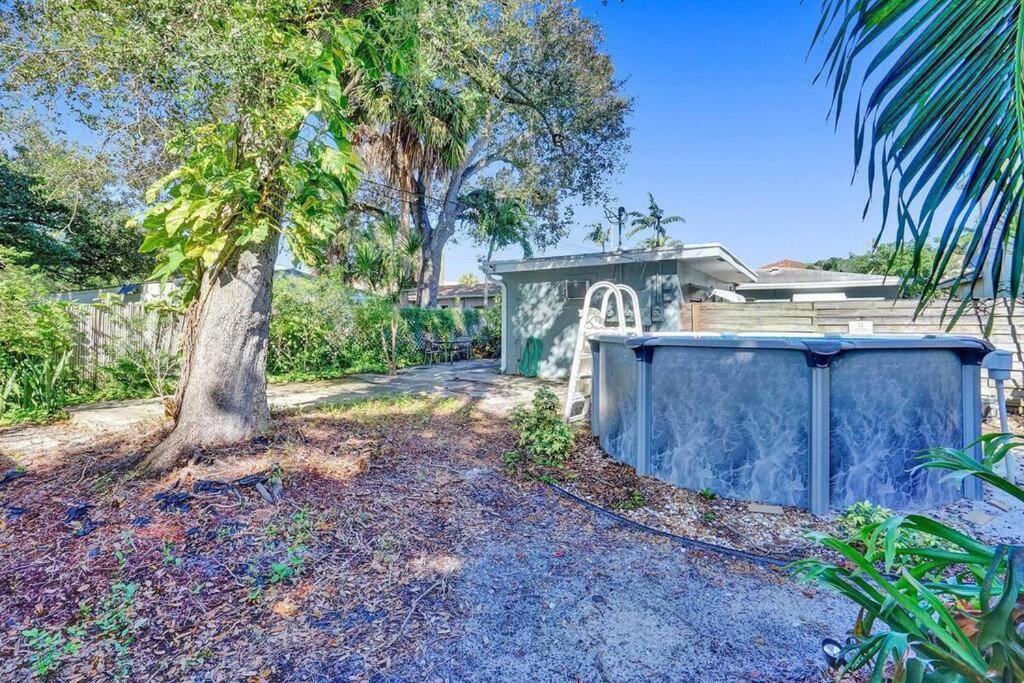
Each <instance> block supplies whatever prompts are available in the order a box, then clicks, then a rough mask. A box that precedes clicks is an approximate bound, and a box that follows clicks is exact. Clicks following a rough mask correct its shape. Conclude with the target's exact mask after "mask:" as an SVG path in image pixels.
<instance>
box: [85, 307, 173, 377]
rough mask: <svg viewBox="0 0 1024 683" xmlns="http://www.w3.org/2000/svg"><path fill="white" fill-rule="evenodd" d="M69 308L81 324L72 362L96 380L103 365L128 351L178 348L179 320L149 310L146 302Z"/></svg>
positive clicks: (171, 349) (170, 350)
mask: <svg viewBox="0 0 1024 683" xmlns="http://www.w3.org/2000/svg"><path fill="white" fill-rule="evenodd" d="M70 310H71V314H72V317H73V318H74V319H75V323H76V325H77V328H78V335H77V337H78V342H77V344H76V346H75V349H74V352H73V353H72V357H71V363H72V365H73V366H74V367H75V368H76V369H77V370H78V371H79V372H81V373H82V375H83V376H84V377H85V378H87V379H88V380H89V381H91V382H93V383H94V384H95V382H96V379H97V375H98V372H99V369H100V368H101V367H103V366H104V365H106V364H107V363H109V362H110V361H112V360H114V359H115V358H117V357H118V356H120V355H123V354H125V353H127V352H135V351H147V352H150V353H159V352H165V353H174V351H175V350H176V349H177V344H178V332H179V330H180V327H181V325H180V321H179V320H177V319H170V318H168V317H167V314H164V315H163V316H161V315H159V314H157V313H156V312H155V311H147V310H146V306H145V304H143V303H130V304H123V305H119V306H110V307H106V306H91V305H72V306H71V308H70Z"/></svg>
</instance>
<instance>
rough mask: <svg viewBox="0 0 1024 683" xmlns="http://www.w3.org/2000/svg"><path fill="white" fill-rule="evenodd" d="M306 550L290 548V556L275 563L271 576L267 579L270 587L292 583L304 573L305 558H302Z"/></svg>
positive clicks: (271, 569) (271, 568)
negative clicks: (286, 582)
mask: <svg viewBox="0 0 1024 683" xmlns="http://www.w3.org/2000/svg"><path fill="white" fill-rule="evenodd" d="M303 550H304V548H302V547H298V548H289V549H288V555H287V556H286V557H285V559H284V560H283V561H281V562H275V563H273V564H272V565H270V575H269V576H268V577H267V583H269V584H270V585H274V584H278V583H284V582H285V581H291V580H292V579H294V578H295V577H297V576H298V575H299V574H300V573H302V568H303V564H304V563H305V558H303V556H302V551H303Z"/></svg>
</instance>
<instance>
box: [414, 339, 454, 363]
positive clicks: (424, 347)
mask: <svg viewBox="0 0 1024 683" xmlns="http://www.w3.org/2000/svg"><path fill="white" fill-rule="evenodd" d="M420 350H421V351H422V352H423V363H424V364H426V365H430V364H432V363H435V362H437V359H438V358H440V359H442V360H444V359H445V358H446V357H447V356H448V349H447V348H445V347H444V346H442V345H441V344H438V343H437V341H436V340H435V339H434V335H432V334H429V333H424V334H423V335H421V337H420Z"/></svg>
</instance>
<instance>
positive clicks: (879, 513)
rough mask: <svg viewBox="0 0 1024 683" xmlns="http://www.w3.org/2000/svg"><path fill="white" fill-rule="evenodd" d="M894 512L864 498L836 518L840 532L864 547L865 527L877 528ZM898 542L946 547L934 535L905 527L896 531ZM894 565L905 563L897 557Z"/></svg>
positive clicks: (902, 544)
mask: <svg viewBox="0 0 1024 683" xmlns="http://www.w3.org/2000/svg"><path fill="white" fill-rule="evenodd" d="M894 514H895V513H893V511H892V510H889V509H888V508H884V507H882V506H881V505H875V504H874V503H871V502H869V501H866V500H864V501H860V502H859V503H854V504H853V505H851V506H849V507H848V508H846V509H845V510H844V511H843V512H842V513H840V515H839V517H837V518H836V526H837V527H838V529H839V531H840V533H842V534H845V536H846V538H847V541H848V542H849V543H851V544H853V545H854V546H857V547H860V548H864V547H865V546H864V544H863V543H862V542H861V541H860V537H861V534H862V533H863V532H864V529H865V528H869V527H870V528H872V529H876V528H878V527H879V526H881V525H883V524H885V523H886V522H888V521H889V520H890V519H892V518H893V516H894ZM896 542H897V543H899V544H900V545H901V546H909V547H916V546H920V547H926V548H942V547H946V546H945V544H943V543H942V542H941V541H940V540H939V539H937V538H935V537H933V536H929V535H928V534H920V533H917V532H916V531H912V530H910V529H904V528H900V529H898V530H897V531H896ZM911 559H913V558H911ZM894 566H896V567H897V568H900V567H903V566H904V564H903V562H902V561H900V560H899V559H897V560H896V561H895V562H894Z"/></svg>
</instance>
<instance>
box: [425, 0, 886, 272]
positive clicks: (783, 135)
mask: <svg viewBox="0 0 1024 683" xmlns="http://www.w3.org/2000/svg"><path fill="white" fill-rule="evenodd" d="M580 6H581V7H582V8H583V10H584V12H586V13H587V14H588V15H589V16H591V17H593V18H594V19H595V20H596V21H598V22H599V23H600V24H601V26H602V27H603V28H604V31H605V34H606V39H607V43H606V49H607V51H608V52H609V53H610V54H611V55H612V57H613V59H614V61H615V65H616V68H617V70H618V72H619V74H620V75H621V76H623V77H626V78H628V82H627V83H626V90H627V91H628V92H629V93H630V94H631V95H633V96H635V97H636V108H635V112H634V114H633V117H632V120H631V121H630V124H631V127H632V129H633V134H632V140H631V142H632V152H631V153H630V155H629V157H628V158H627V159H626V165H625V171H624V172H623V173H622V175H621V176H620V177H619V178H618V179H617V180H616V181H615V182H614V184H613V186H612V193H613V194H614V195H617V196H618V197H619V199H620V200H621V203H623V204H624V205H625V206H626V208H628V209H638V210H642V209H644V208H645V207H646V205H647V194H646V193H647V192H648V191H650V192H653V193H654V196H655V198H656V199H657V200H658V201H659V203H660V204H661V205H662V207H663V208H664V209H665V210H666V211H667V212H669V213H673V214H679V215H681V216H683V217H684V218H686V220H687V222H686V223H685V224H682V225H679V224H677V225H673V226H670V227H671V231H670V235H671V236H672V237H674V238H676V239H679V240H681V241H683V242H691V243H692V242H721V243H722V244H724V245H725V246H726V247H728V248H729V249H730V250H732V251H733V253H735V254H736V255H737V256H738V257H739V258H741V259H742V260H744V261H745V262H746V263H747V264H748V265H750V266H752V267H756V266H759V265H762V264H764V263H768V262H770V261H774V260H777V259H780V258H795V259H798V260H805V261H812V260H817V259H819V258H824V257H826V256H833V255H846V253H847V252H849V251H851V250H854V251H861V250H864V249H866V248H867V247H868V246H869V244H870V242H871V240H872V239H873V238H874V236H875V232H876V231H877V228H878V225H879V218H878V216H879V213H878V211H877V209H876V208H874V207H873V208H872V211H871V212H870V213H869V214H868V218H867V220H866V221H862V220H861V211H862V210H863V205H864V200H865V199H866V196H867V193H866V183H865V181H864V180H863V176H858V178H857V179H856V180H855V181H854V183H853V185H851V184H850V178H851V173H852V169H853V139H852V133H851V127H852V126H851V123H852V122H851V121H850V120H846V121H845V122H843V125H841V126H840V128H839V131H838V132H836V131H835V130H834V127H833V124H832V122H831V121H829V120H826V114H827V112H828V108H829V100H830V92H831V91H830V89H829V87H828V86H827V85H825V84H824V83H821V82H819V83H818V84H817V85H814V84H812V80H813V78H814V75H815V73H816V71H817V67H818V64H819V59H820V55H819V54H818V53H815V54H814V55H812V56H811V57H810V58H809V59H805V57H806V54H807V49H808V46H809V44H810V41H811V38H812V36H813V34H814V28H815V24H816V21H817V19H818V11H819V3H817V2H803V3H802V4H801V3H800V1H799V0H726V1H722V0H625V2H623V3H619V2H617V0H610V1H609V3H608V5H607V6H604V5H602V4H601V2H600V0H580ZM599 215H600V212H599V210H598V209H592V208H581V209H578V210H577V212H576V220H577V224H578V225H577V228H576V229H574V230H573V232H572V233H571V234H570V235H569V236H568V237H567V238H566V239H565V240H564V241H563V242H562V243H561V244H559V245H558V246H557V247H556V248H554V249H550V250H548V252H547V253H548V254H570V253H579V252H583V251H594V250H595V249H596V248H595V247H594V246H593V245H589V244H588V243H586V242H585V241H584V239H583V234H584V232H585V230H584V229H583V227H582V226H584V225H586V224H587V223H590V222H592V221H594V220H596V219H597V218H598V217H599ZM479 255H480V250H479V249H478V248H476V247H474V246H473V245H472V243H471V242H470V241H469V240H467V239H461V240H460V243H459V244H457V245H451V246H450V247H449V250H448V253H447V255H446V259H445V278H446V279H447V280H449V281H454V280H455V279H456V278H457V277H458V276H459V275H460V274H461V273H465V272H478V270H477V258H478V256H479ZM520 255H521V252H520V251H519V250H518V249H515V248H510V249H508V250H507V251H506V252H504V253H503V254H501V257H505V258H518V257H519V256H520Z"/></svg>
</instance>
